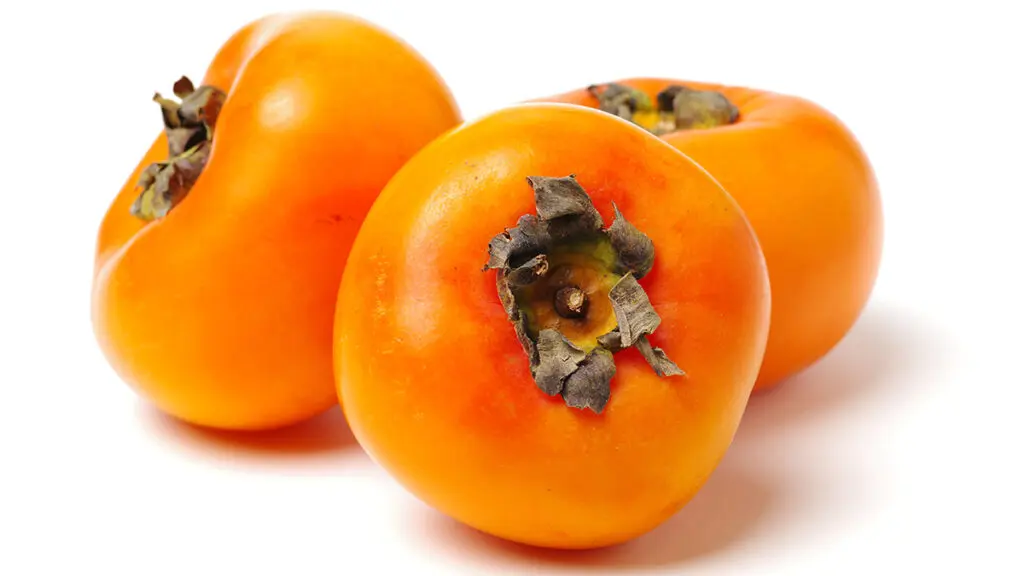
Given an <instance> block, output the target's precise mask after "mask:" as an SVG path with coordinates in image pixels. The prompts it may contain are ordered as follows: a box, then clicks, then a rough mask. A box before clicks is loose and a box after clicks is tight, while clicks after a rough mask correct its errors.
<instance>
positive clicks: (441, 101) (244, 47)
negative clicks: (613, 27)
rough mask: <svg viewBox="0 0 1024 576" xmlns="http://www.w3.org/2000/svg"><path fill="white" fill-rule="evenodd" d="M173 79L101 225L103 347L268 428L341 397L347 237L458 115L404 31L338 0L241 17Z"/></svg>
mask: <svg viewBox="0 0 1024 576" xmlns="http://www.w3.org/2000/svg"><path fill="white" fill-rule="evenodd" d="M174 92H175V95H176V96H177V97H178V98H180V99H181V101H180V102H179V101H177V100H175V99H171V98H164V97H162V96H159V95H157V96H156V97H155V98H154V99H155V100H156V101H157V102H158V103H159V104H160V108H161V110H162V116H163V119H164V125H165V133H164V134H163V135H161V136H160V137H158V138H157V139H156V141H155V142H154V143H153V144H152V147H151V148H150V149H149V151H148V152H147V153H146V154H145V155H144V157H143V158H142V160H141V162H140V163H139V165H138V167H137V168H136V169H135V171H134V172H133V173H132V174H131V176H130V177H129V179H128V181H127V182H126V183H125V184H124V187H123V188H122V189H121V190H120V192H119V193H118V194H117V196H116V198H115V199H114V200H113V202H112V204H111V205H110V207H109V210H108V212H107V213H106V215H105V218H104V220H103V222H102V225H101V227H100V230H99V234H98V242H97V243H98V245H97V252H96V257H95V276H94V285H93V294H92V296H93V308H92V314H93V323H94V329H95V334H96V337H97V340H98V342H99V345H100V347H101V349H102V351H103V353H104V354H105V356H106V358H107V359H108V361H109V362H110V363H111V364H112V366H113V368H114V369H115V370H116V372H117V374H119V375H120V376H121V377H122V378H123V379H124V380H125V381H126V382H128V383H129V384H130V385H131V386H132V387H133V388H134V389H136V390H137V391H138V392H139V393H140V394H141V395H142V396H144V397H145V398H148V399H149V400H150V401H152V402H153V403H154V404H155V405H156V406H157V407H158V408H159V409H161V410H163V411H164V412H166V413H169V414H171V415H173V416H175V417H178V418H180V419H182V420H185V421H188V422H191V423H194V424H199V425H204V426H210V427H218V428H225V429H240V430H246V429H269V428H276V427H281V426H285V425H289V424H293V423H296V422H298V421H301V420H303V419H306V418H308V417H310V416H313V415H315V414H317V413H319V412H322V411H324V410H326V409H327V408H329V407H331V406H335V405H336V404H337V396H336V392H335V387H334V379H333V372H332V361H333V360H332V346H333V343H332V326H333V318H334V305H335V302H336V299H337V291H338V285H339V283H340V281H341V275H342V270H343V268H344V264H345V260H346V257H347V254H348V250H349V248H350V246H351V243H352V240H353V239H354V237H355V235H356V232H357V231H358V228H359V226H360V223H361V221H362V219H363V216H364V215H365V213H366V212H367V210H369V208H370V206H371V204H372V203H373V200H374V199H375V198H376V196H377V194H378V193H379V192H380V190H381V189H382V188H383V187H384V185H385V184H386V183H387V181H388V180H389V179H390V177H391V176H392V175H393V174H394V173H395V171H396V170H398V168H399V167H400V166H401V165H402V164H403V163H405V161H406V160H408V159H409V158H410V157H411V156H412V155H413V154H414V153H415V152H416V151H417V150H419V149H420V148H421V147H422V146H423V145H425V144H426V143H428V142H429V141H431V140H432V139H433V138H435V137H436V136H438V135H439V134H441V133H442V132H444V131H446V130H448V129H450V128H452V127H454V126H456V125H457V124H458V123H459V122H460V121H461V117H460V113H459V111H458V108H457V106H456V103H455V102H454V100H453V98H452V96H451V94H450V93H449V91H448V88H447V87H446V85H445V84H444V82H443V81H442V79H441V78H440V77H439V76H438V74H437V73H436V71H435V70H434V69H433V68H432V67H431V66H430V65H429V64H428V63H427V62H426V61H425V60H424V59H423V58H422V57H421V56H420V55H418V54H417V53H416V52H415V51H414V50H413V49H412V48H411V47H409V46H408V45H406V44H405V43H404V42H402V41H401V40H400V39H398V38H396V37H394V36H392V35H391V34H390V33H388V32H386V31H384V30H381V29H379V28H377V27H376V26H374V25H372V24H370V23H367V22H365V21H362V20H360V19H357V18H353V17H349V16H347V15H344V14H336V13H330V12H303V13H291V14H279V15H272V16H269V17H266V18H263V19H260V20H257V21H254V22H251V23H250V24H248V25H246V26H244V27H243V28H241V29H240V30H238V31H237V32H236V33H235V34H233V35H232V36H231V37H230V38H229V39H228V40H227V42H226V43H225V44H224V45H223V46H222V47H221V48H220V49H219V51H218V53H217V54H216V56H215V58H214V59H213V61H212V63H211V64H210V66H209V68H208V70H207V72H206V75H205V78H204V79H203V80H202V82H201V83H200V84H199V85H198V86H194V85H193V84H192V83H191V81H189V80H188V79H186V78H182V79H181V80H179V81H178V82H177V83H176V84H175V86H174ZM155 111H156V109H155V108H154V112H155ZM154 119H155V118H154Z"/></svg>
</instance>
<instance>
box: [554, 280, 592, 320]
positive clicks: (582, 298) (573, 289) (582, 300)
mask: <svg viewBox="0 0 1024 576" xmlns="http://www.w3.org/2000/svg"><path fill="white" fill-rule="evenodd" d="M589 303H590V301H589V299H588V298H587V293H586V292H584V291H583V290H580V288H579V287H578V286H564V287H562V288H559V290H558V291H557V292H555V312H558V315H559V316H561V317H562V318H567V319H570V320H575V319H578V318H583V317H584V316H586V315H587V305H588V304H589Z"/></svg>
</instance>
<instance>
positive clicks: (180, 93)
mask: <svg viewBox="0 0 1024 576" xmlns="http://www.w3.org/2000/svg"><path fill="white" fill-rule="evenodd" d="M171 91H173V92H174V95H175V96H177V97H178V98H187V97H188V95H189V94H191V93H193V92H195V91H196V87H195V84H193V83H192V80H189V78H188V76H182V77H181V78H178V81H177V82H175V83H174V86H173V87H172V88H171Z"/></svg>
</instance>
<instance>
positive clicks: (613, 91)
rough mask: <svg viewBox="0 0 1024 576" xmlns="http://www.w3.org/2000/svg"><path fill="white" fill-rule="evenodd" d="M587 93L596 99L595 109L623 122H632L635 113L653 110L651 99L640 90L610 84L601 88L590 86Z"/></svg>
mask: <svg viewBox="0 0 1024 576" xmlns="http://www.w3.org/2000/svg"><path fill="white" fill-rule="evenodd" d="M587 91H588V92H590V94H591V95H592V96H593V97H594V98H597V107H598V109H599V110H601V111H603V112H608V113H609V114H614V115H616V116H618V117H619V118H623V119H625V120H632V119H633V115H634V114H636V113H637V112H643V111H648V110H651V109H652V108H653V105H652V103H651V99H650V98H649V97H648V96H647V94H645V93H644V92H641V91H640V90H637V89H635V88H630V87H629V86H624V85H622V84H616V83H614V82H610V83H608V84H605V85H604V86H603V87H602V86H598V85H596V84H595V85H591V86H588V87H587Z"/></svg>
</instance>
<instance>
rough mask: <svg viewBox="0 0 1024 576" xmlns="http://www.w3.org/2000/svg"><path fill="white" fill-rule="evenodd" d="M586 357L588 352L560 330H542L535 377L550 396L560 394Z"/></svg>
mask: <svg viewBox="0 0 1024 576" xmlns="http://www.w3.org/2000/svg"><path fill="white" fill-rule="evenodd" d="M586 357H587V354H586V352H584V351H583V350H581V349H580V348H579V347H577V346H576V345H575V344H573V343H572V342H570V341H569V340H568V339H567V338H566V337H565V336H563V335H562V333H561V332H559V331H558V330H552V329H550V328H547V329H544V330H541V331H540V334H538V335H537V358H538V361H537V366H536V368H535V369H534V370H533V379H534V381H535V382H536V383H537V386H538V387H540V389H541V390H543V391H544V393H545V394H547V395H548V396H554V395H555V394H559V393H561V392H562V386H563V384H564V383H565V379H566V378H568V377H569V375H570V374H572V373H573V372H575V371H576V369H577V368H578V367H579V365H580V362H583V359H584V358H586Z"/></svg>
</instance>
